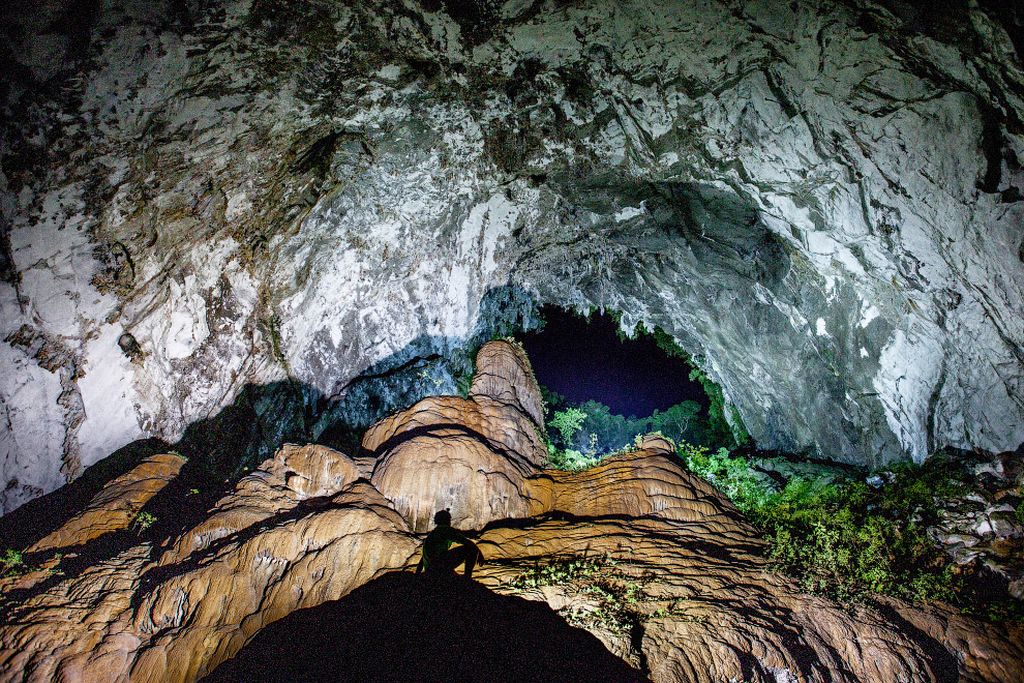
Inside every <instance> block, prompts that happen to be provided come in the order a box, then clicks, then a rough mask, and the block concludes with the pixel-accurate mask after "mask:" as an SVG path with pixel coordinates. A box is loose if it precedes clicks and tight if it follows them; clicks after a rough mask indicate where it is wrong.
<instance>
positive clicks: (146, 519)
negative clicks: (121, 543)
mask: <svg viewBox="0 0 1024 683" xmlns="http://www.w3.org/2000/svg"><path fill="white" fill-rule="evenodd" d="M154 522H156V515H154V514H152V513H150V512H140V513H139V514H137V515H135V518H134V519H133V520H132V523H131V529H133V530H134V531H135V532H136V533H137V534H138V535H139V536H141V535H142V534H143V533H144V532H145V531H146V530H147V529H149V527H151V526H153V524H154Z"/></svg>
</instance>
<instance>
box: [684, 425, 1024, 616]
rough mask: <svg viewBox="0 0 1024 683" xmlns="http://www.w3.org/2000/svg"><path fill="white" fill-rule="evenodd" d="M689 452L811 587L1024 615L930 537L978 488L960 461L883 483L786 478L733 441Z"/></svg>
mask: <svg viewBox="0 0 1024 683" xmlns="http://www.w3.org/2000/svg"><path fill="white" fill-rule="evenodd" d="M679 453H680V456H681V457H682V459H683V461H684V462H685V463H686V466H687V467H688V468H689V469H690V470H691V471H692V472H694V473H695V474H697V475H699V476H701V477H703V478H704V479H706V480H707V481H708V482H710V483H711V484H713V485H714V486H716V487H717V488H718V489H719V490H720V491H722V493H724V494H725V495H726V496H728V497H729V498H730V499H731V500H732V501H733V502H734V503H735V504H736V506H737V507H738V508H739V509H740V510H741V511H742V512H743V513H744V514H745V515H746V516H747V517H748V518H749V519H750V520H751V521H752V522H753V523H754V525H755V526H756V527H757V528H758V529H759V530H760V531H761V532H762V533H763V534H764V536H765V538H766V539H767V540H768V541H769V543H770V551H769V555H770V557H771V559H772V560H773V561H774V562H775V564H776V566H777V567H778V568H779V569H780V570H782V571H784V572H785V573H787V574H790V575H792V576H794V577H795V578H797V580H798V581H799V583H800V586H801V588H802V589H803V590H806V591H808V592H811V593H817V594H822V595H827V596H829V597H831V598H833V599H835V600H838V601H840V602H842V603H845V604H850V603H854V602H858V601H860V600H863V599H864V598H865V597H866V596H867V595H868V594H870V593H872V592H874V593H883V594H886V595H891V596H894V597H898V598H902V599H905V600H909V601H912V602H920V601H925V600H944V601H946V602H949V603H952V604H954V605H958V606H959V607H961V608H962V609H964V610H965V611H971V612H974V613H977V614H980V615H981V616H987V617H989V618H995V619H1007V618H1010V619H1020V618H1021V617H1024V611H1022V610H1021V605H1020V604H1019V602H1014V601H1010V602H1006V601H1002V602H1000V601H992V600H988V599H987V598H986V596H979V595H976V594H974V592H973V591H972V590H971V589H970V586H969V582H968V581H967V579H968V578H969V577H968V576H967V575H966V574H965V570H962V569H961V568H960V567H958V566H957V565H955V564H954V563H953V562H952V560H951V559H950V558H949V557H948V556H947V555H946V554H945V553H944V552H943V551H942V549H941V548H939V547H938V546H937V545H936V544H935V542H934V541H932V540H931V539H930V538H929V537H928V535H927V528H928V527H929V526H930V525H934V524H936V523H937V522H938V521H939V510H940V509H941V507H942V505H943V504H944V503H945V502H947V501H951V500H954V499H958V498H962V497H964V496H965V495H966V494H967V493H968V492H969V487H968V482H967V476H966V474H965V472H964V470H963V468H962V467H960V466H959V465H957V464H956V463H954V462H951V461H949V460H942V459H933V460H929V461H928V463H926V464H925V465H923V466H916V465H913V464H900V465H895V466H893V467H891V468H889V469H888V470H887V471H886V472H885V473H884V474H885V477H879V478H878V479H876V480H875V481H878V482H879V486H878V487H877V488H874V487H871V486H869V485H868V484H866V483H864V479H863V477H857V478H854V477H852V476H846V477H835V478H834V479H833V480H831V481H830V480H829V479H828V478H825V477H818V478H805V477H802V476H794V477H792V478H791V479H789V480H788V481H787V482H786V483H785V484H784V485H779V484H776V483H775V481H774V480H773V479H772V478H771V477H770V476H768V475H767V474H766V473H765V472H762V471H759V470H758V469H755V468H754V467H753V466H752V465H751V461H749V460H746V459H744V458H739V457H734V456H732V455H731V454H730V453H729V452H728V451H727V450H726V449H724V448H722V449H719V450H718V451H717V452H714V453H711V452H709V450H708V449H707V448H705V447H701V446H692V445H690V444H681V445H680V447H679ZM859 474H861V475H863V474H866V473H865V472H861V473H859Z"/></svg>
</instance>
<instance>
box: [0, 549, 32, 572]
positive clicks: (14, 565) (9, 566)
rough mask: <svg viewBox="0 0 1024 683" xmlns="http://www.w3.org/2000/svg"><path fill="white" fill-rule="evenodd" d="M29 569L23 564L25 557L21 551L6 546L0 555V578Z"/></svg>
mask: <svg viewBox="0 0 1024 683" xmlns="http://www.w3.org/2000/svg"><path fill="white" fill-rule="evenodd" d="M28 570H29V568H28V566H27V565H26V564H25V558H24V556H23V555H22V554H21V551H18V550H14V549H13V548H7V549H6V550H4V554H3V555H0V578H3V579H6V578H7V577H9V576H21V575H22V574H24V573H26V572H27V571H28Z"/></svg>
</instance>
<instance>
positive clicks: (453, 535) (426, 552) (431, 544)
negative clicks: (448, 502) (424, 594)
mask: <svg viewBox="0 0 1024 683" xmlns="http://www.w3.org/2000/svg"><path fill="white" fill-rule="evenodd" d="M434 524H435V526H434V530H433V531H431V532H430V533H429V534H427V538H426V540H425V541H423V554H422V556H421V557H420V563H419V565H418V566H417V567H416V573H417V574H419V573H420V572H421V571H426V572H427V574H451V573H453V572H454V571H455V568H456V567H458V566H459V565H460V564H463V563H465V565H466V569H465V576H466V578H467V579H470V578H473V567H475V566H476V563H477V560H479V561H480V562H481V564H482V563H483V559H484V556H483V554H482V553H481V552H480V549H479V548H477V547H476V543H473V541H471V540H469V539H468V538H467V537H466V535H465V534H463V533H462V532H461V531H459V530H458V529H454V528H452V514H451V513H450V512H448V511H447V510H439V511H438V512H437V514H435V515H434ZM456 543H457V544H458V547H457V548H452V545H453V544H456Z"/></svg>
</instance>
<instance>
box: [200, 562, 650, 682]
mask: <svg viewBox="0 0 1024 683" xmlns="http://www.w3.org/2000/svg"><path fill="white" fill-rule="evenodd" d="M203 680H204V681H206V682H208V683H213V682H215V681H216V682H227V681H263V682H267V681H282V683H284V682H286V681H287V682H289V683H290V682H292V681H575V680H588V681H642V680H647V679H645V678H644V677H643V676H642V675H641V674H640V673H639V672H638V671H636V670H635V669H632V668H630V667H629V666H628V665H627V664H626V663H625V662H623V661H622V660H621V659H619V658H617V657H615V656H614V655H612V654H611V653H610V652H608V650H607V649H605V647H604V646H603V645H602V644H601V642H600V641H599V640H598V639H597V638H595V637H594V636H593V635H591V634H590V633H588V632H587V631H584V630H582V629H579V628H574V627H572V626H570V625H569V624H567V623H566V622H565V620H564V619H562V618H561V617H560V616H558V615H557V614H556V613H555V612H553V611H552V610H551V608H550V607H548V606H547V605H546V604H545V603H543V602H536V601H531V600H525V599H523V598H517V597H513V596H508V595H498V594H497V593H494V592H492V591H490V590H488V589H487V588H484V587H483V586H481V585H480V584H478V583H475V582H471V581H466V580H465V579H463V578H461V577H452V578H447V579H446V578H442V579H427V578H425V577H423V576H417V575H415V574H412V573H409V572H394V573H391V574H386V575H384V576H383V577H382V578H380V579H377V580H375V581H371V582H370V583H368V584H366V585H365V586H362V587H361V588H358V589H356V590H355V591H353V592H352V593H351V594H349V595H347V596H346V597H344V598H342V599H341V600H335V601H333V602H328V603H325V604H323V605H320V606H318V607H312V608H309V609H304V610H299V611H297V612H293V613H292V614H290V615H288V616H287V617H285V618H284V619H281V620H280V621H277V622H275V623H273V624H271V625H270V626H268V627H267V628H265V629H263V630H262V631H260V632H259V633H258V634H257V635H256V636H255V637H254V638H253V639H252V641H250V642H249V644H248V645H246V646H245V647H244V648H243V649H242V651H241V652H239V653H238V655H236V656H235V658H234V659H231V660H228V661H227V662H224V664H222V665H221V666H220V667H218V668H217V669H216V670H215V671H214V672H213V673H212V674H211V675H209V676H207V677H206V678H205V679H203Z"/></svg>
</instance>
